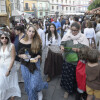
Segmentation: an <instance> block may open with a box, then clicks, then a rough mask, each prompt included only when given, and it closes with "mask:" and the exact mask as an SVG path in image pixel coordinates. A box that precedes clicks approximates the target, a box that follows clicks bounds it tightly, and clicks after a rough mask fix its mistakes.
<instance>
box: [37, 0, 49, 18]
mask: <svg viewBox="0 0 100 100" xmlns="http://www.w3.org/2000/svg"><path fill="white" fill-rule="evenodd" d="M49 4H50V3H49V0H38V18H42V17H44V16H48V15H49V8H50V5H49Z"/></svg>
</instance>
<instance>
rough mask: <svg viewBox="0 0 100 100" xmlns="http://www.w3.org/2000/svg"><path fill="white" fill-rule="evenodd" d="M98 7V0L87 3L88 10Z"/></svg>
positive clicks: (99, 3)
mask: <svg viewBox="0 0 100 100" xmlns="http://www.w3.org/2000/svg"><path fill="white" fill-rule="evenodd" d="M98 7H100V0H95V1H93V3H91V4H90V5H89V7H88V10H92V9H95V8H98Z"/></svg>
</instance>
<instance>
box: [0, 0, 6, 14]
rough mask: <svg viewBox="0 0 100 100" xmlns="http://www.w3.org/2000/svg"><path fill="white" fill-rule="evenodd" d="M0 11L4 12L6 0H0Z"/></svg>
mask: <svg viewBox="0 0 100 100" xmlns="http://www.w3.org/2000/svg"><path fill="white" fill-rule="evenodd" d="M0 13H6V0H0Z"/></svg>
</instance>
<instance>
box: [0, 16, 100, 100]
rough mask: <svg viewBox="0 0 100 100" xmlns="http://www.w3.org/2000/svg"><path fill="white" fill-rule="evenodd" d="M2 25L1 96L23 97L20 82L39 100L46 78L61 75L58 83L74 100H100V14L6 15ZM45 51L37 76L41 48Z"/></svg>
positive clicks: (0, 99) (32, 98)
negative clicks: (8, 23) (7, 22)
mask: <svg viewBox="0 0 100 100" xmlns="http://www.w3.org/2000/svg"><path fill="white" fill-rule="evenodd" d="M10 21H11V24H12V27H8V26H6V25H5V24H0V62H1V64H0V72H1V73H0V100H7V99H9V98H10V100H15V96H18V97H21V91H20V88H19V82H24V87H25V91H26V93H27V96H28V100H42V99H43V95H42V90H43V89H47V88H48V82H50V81H52V78H55V76H58V75H61V82H60V86H61V87H62V88H64V89H65V90H66V92H65V94H64V98H66V97H67V93H68V94H70V95H72V94H73V93H75V94H76V96H75V100H92V99H93V98H95V100H100V64H99V60H100V18H99V17H98V16H92V17H91V18H88V17H86V16H67V17H66V18H64V17H63V15H61V16H60V17H59V18H57V17H56V16H52V17H44V18H43V19H38V18H30V17H29V21H26V20H25V19H20V20H10ZM44 49H46V52H45V63H44V67H43V68H44V69H43V70H44V74H45V75H47V79H46V82H44V81H43V79H42V75H41V68H40V67H41V63H42V60H43V58H42V52H43V50H44Z"/></svg>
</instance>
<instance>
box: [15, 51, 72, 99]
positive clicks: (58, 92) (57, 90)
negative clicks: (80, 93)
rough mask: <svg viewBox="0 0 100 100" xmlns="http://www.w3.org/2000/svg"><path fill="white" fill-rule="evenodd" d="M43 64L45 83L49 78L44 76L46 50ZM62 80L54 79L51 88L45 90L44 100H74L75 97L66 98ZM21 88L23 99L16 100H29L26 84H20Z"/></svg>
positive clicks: (59, 77)
mask: <svg viewBox="0 0 100 100" xmlns="http://www.w3.org/2000/svg"><path fill="white" fill-rule="evenodd" d="M42 59H43V60H42V64H41V72H42V76H43V79H44V81H46V78H47V76H45V75H44V74H43V66H44V59H45V49H44V50H43V56H42ZM60 79H61V76H57V77H55V78H54V79H52V80H51V81H50V82H49V83H48V84H49V87H48V89H46V90H43V100H74V95H71V96H68V98H66V99H65V98H64V92H65V90H63V89H62V88H61V87H60ZM20 88H21V94H22V96H21V98H18V97H16V99H15V100H28V97H27V95H26V93H25V91H24V83H20Z"/></svg>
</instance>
